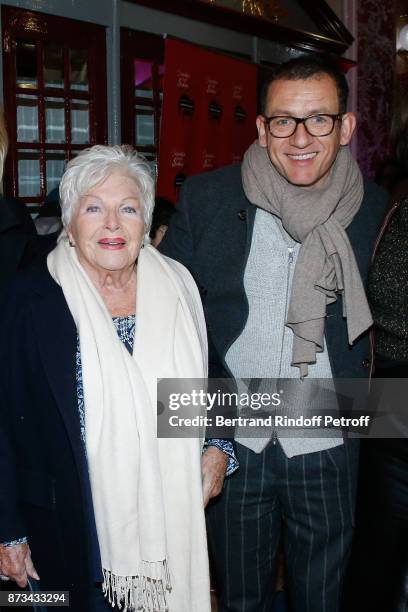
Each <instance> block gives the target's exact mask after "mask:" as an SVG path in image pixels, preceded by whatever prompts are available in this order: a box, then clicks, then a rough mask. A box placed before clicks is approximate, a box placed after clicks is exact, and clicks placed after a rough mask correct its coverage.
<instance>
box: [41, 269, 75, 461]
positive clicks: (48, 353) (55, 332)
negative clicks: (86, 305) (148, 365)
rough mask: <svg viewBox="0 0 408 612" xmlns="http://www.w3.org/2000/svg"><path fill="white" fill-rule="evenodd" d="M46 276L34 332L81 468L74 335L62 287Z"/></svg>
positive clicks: (72, 323)
mask: <svg viewBox="0 0 408 612" xmlns="http://www.w3.org/2000/svg"><path fill="white" fill-rule="evenodd" d="M47 276H48V278H47V279H45V288H44V287H40V288H39V291H38V293H39V298H38V300H36V301H35V302H34V304H33V315H34V316H33V319H34V329H35V333H36V336H37V341H38V346H39V351H40V355H41V360H42V362H43V365H44V371H45V373H46V376H47V379H48V382H49V385H50V388H51V391H52V394H53V396H54V398H55V400H56V404H57V406H58V409H59V411H60V413H61V416H62V418H63V421H64V424H65V427H66V430H67V433H68V437H69V439H70V441H71V445H72V448H73V450H74V456H75V460H76V462H77V465H78V468H79V469H80V468H81V457H82V453H83V447H82V441H81V431H80V423H79V416H78V400H77V389H76V370H75V362H76V348H77V332H76V327H75V323H74V320H73V319H72V316H71V313H70V312H69V310H68V307H67V304H66V301H65V298H64V296H63V293H62V290H61V288H60V287H59V286H58V285H57V284H56V283H55V282H54V281H53V280H52V278H51V277H50V276H49V274H48V272H47ZM44 289H45V290H44Z"/></svg>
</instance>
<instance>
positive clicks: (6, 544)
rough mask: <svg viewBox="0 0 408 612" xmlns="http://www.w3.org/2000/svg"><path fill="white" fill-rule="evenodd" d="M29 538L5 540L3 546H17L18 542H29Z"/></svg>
mask: <svg viewBox="0 0 408 612" xmlns="http://www.w3.org/2000/svg"><path fill="white" fill-rule="evenodd" d="M27 542H28V540H27V538H18V540H13V541H12V542H3V543H2V546H6V547H8V546H16V545H17V544H27Z"/></svg>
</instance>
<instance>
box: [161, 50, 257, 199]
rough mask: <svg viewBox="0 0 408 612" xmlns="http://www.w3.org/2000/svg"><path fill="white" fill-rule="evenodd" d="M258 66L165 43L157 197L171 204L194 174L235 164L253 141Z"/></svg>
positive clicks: (254, 135)
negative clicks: (188, 177)
mask: <svg viewBox="0 0 408 612" xmlns="http://www.w3.org/2000/svg"><path fill="white" fill-rule="evenodd" d="M256 78H257V73H256V67H255V66H253V65H251V64H249V63H246V62H243V61H239V60H236V59H232V58H229V57H225V56H224V55H220V54H218V53H214V52H212V51H207V50H206V49H201V48H200V47H196V46H194V45H190V44H188V43H184V42H180V41H177V40H167V41H166V52H165V76H164V85H163V109H162V123H161V131H160V156H159V177H158V186H157V193H158V195H160V196H162V197H166V198H169V199H170V200H172V201H173V202H174V201H176V200H177V199H178V191H179V186H180V184H181V183H182V181H183V179H184V178H185V177H187V176H190V175H192V174H198V173H200V172H206V171H208V170H213V169H215V168H219V167H220V166H225V165H227V164H232V163H239V162H240V161H241V159H242V156H243V153H244V152H245V150H246V149H247V148H248V146H249V145H250V144H251V143H252V142H253V140H254V139H255V138H256V130H255V118H256V92H257V83H256Z"/></svg>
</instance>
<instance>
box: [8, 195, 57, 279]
mask: <svg viewBox="0 0 408 612" xmlns="http://www.w3.org/2000/svg"><path fill="white" fill-rule="evenodd" d="M55 240H56V236H38V235H37V232H36V229H35V225H34V223H33V221H32V219H31V216H30V213H29V212H28V210H27V208H26V206H25V205H24V204H22V203H21V202H20V201H19V200H16V199H13V198H7V199H6V198H0V287H1V285H2V284H3V283H5V282H6V281H7V280H8V279H10V278H11V277H12V276H13V275H14V274H15V273H16V272H17V271H18V270H22V269H23V268H25V267H27V266H28V265H31V264H35V263H40V262H41V261H43V259H44V258H45V256H46V254H47V253H48V252H49V251H50V250H51V249H52V248H53V247H54V245H55Z"/></svg>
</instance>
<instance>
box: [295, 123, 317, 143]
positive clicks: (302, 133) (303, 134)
mask: <svg viewBox="0 0 408 612" xmlns="http://www.w3.org/2000/svg"><path fill="white" fill-rule="evenodd" d="M289 141H290V144H292V145H294V146H295V147H299V148H301V149H303V148H305V147H307V146H308V145H310V143H311V142H312V141H313V136H311V135H310V134H309V133H308V132H307V130H306V128H305V125H304V123H298V125H297V128H296V130H295V133H294V134H292V136H291V137H290V138H289Z"/></svg>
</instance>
